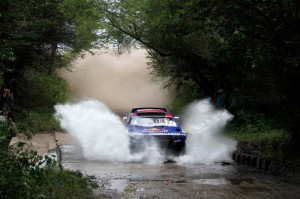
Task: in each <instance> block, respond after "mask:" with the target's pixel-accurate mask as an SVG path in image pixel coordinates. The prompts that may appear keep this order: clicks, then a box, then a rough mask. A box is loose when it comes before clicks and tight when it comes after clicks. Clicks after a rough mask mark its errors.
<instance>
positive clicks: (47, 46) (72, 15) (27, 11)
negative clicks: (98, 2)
mask: <svg viewBox="0 0 300 199" xmlns="http://www.w3.org/2000/svg"><path fill="white" fill-rule="evenodd" d="M97 17H98V14H97V12H96V10H95V7H94V2H93V1H88V0H79V1H75V0H63V1H60V0H47V1H39V0H33V1H26V0H21V1H15V0H4V1H1V3H0V22H1V23H0V46H1V48H0V52H1V56H0V64H1V66H0V67H1V68H2V70H5V69H6V70H7V69H13V70H21V69H24V68H26V67H30V68H37V69H42V70H45V69H46V70H48V71H49V72H52V71H53V70H54V69H55V68H57V67H61V64H60V62H61V61H62V60H63V58H64V56H62V55H63V54H64V55H65V54H66V53H71V54H73V55H76V54H77V55H78V54H79V53H80V52H82V51H83V50H89V49H90V48H92V47H94V46H95V44H96V43H93V41H95V40H97V37H98V36H97V30H98V28H99V25H100V24H99V23H98V20H97ZM59 52H63V54H62V53H59ZM63 64H65V62H63Z"/></svg>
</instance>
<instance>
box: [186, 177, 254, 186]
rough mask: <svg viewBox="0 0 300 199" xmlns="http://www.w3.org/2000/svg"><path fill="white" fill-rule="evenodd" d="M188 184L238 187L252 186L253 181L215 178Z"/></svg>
mask: <svg viewBox="0 0 300 199" xmlns="http://www.w3.org/2000/svg"><path fill="white" fill-rule="evenodd" d="M190 182H191V183H195V184H206V185H240V184H242V183H248V184H253V183H254V180H253V179H251V178H243V179H225V178H216V179H197V180H191V181H190Z"/></svg>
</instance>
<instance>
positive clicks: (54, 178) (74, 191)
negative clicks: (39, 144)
mask: <svg viewBox="0 0 300 199" xmlns="http://www.w3.org/2000/svg"><path fill="white" fill-rule="evenodd" d="M0 157H1V162H0V172H1V175H0V176H1V177H0V198H3V199H4V198H24V199H25V198H30V199H34V198H92V195H93V192H92V188H95V187H97V184H96V183H95V182H94V181H93V177H90V176H83V175H82V174H81V173H79V172H74V171H68V170H60V169H58V168H56V167H55V166H54V165H55V162H54V161H53V160H52V159H51V158H49V157H46V158H45V160H43V161H42V157H40V156H37V155H36V152H33V151H21V150H17V151H16V150H15V149H14V150H8V151H1V152H0ZM45 161H46V166H45V167H41V165H42V164H44V162H45Z"/></svg>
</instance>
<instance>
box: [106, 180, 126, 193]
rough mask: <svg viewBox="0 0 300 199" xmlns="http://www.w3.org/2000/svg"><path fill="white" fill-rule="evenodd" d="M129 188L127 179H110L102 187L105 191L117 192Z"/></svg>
mask: <svg viewBox="0 0 300 199" xmlns="http://www.w3.org/2000/svg"><path fill="white" fill-rule="evenodd" d="M128 186H129V180H128V179H111V180H109V182H108V183H107V184H105V185H104V187H105V188H106V189H115V190H117V191H119V192H123V191H124V190H125V189H126V188H127V187H128Z"/></svg>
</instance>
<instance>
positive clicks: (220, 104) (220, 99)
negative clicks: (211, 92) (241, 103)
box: [215, 89, 226, 109]
mask: <svg viewBox="0 0 300 199" xmlns="http://www.w3.org/2000/svg"><path fill="white" fill-rule="evenodd" d="M215 105H216V108H217V109H223V108H226V105H225V92H224V90H223V89H219V90H218V92H217V95H216V100H215Z"/></svg>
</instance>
